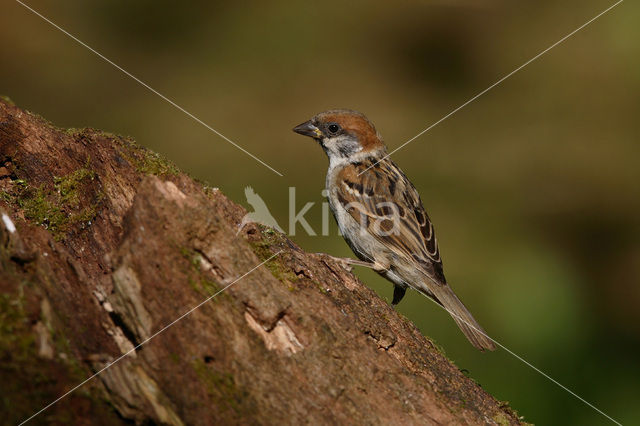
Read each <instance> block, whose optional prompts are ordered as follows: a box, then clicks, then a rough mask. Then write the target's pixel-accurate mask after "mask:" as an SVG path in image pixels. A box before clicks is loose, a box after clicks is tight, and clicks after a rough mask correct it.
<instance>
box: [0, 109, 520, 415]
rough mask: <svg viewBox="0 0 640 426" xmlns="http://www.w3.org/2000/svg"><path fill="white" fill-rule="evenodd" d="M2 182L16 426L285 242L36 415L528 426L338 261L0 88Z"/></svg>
mask: <svg viewBox="0 0 640 426" xmlns="http://www.w3.org/2000/svg"><path fill="white" fill-rule="evenodd" d="M221 161H223V160H221ZM212 162H213V163H214V164H215V162H216V159H215V158H213V159H212ZM0 191H1V195H2V196H1V199H0V214H2V215H3V218H2V221H0V262H1V270H0V293H1V298H0V360H1V362H0V383H2V394H3V395H2V399H1V401H2V402H1V404H2V406H0V417H1V418H3V419H6V420H7V422H9V423H14V424H15V423H18V422H20V421H22V420H24V419H26V418H28V417H29V416H30V415H32V414H33V413H34V412H36V411H38V410H39V409H40V408H42V407H43V406H45V405H47V404H48V403H50V402H51V401H53V400H55V399H56V398H57V397H59V396H60V395H62V394H64V393H65V392H66V391H68V390H70V389H72V388H73V387H74V386H75V385H77V384H78V383H80V382H81V381H82V380H84V379H85V378H87V377H89V376H90V375H91V374H93V373H94V372H96V371H99V370H100V369H102V368H104V367H105V366H106V365H108V364H109V363H110V362H112V361H113V360H115V359H117V358H118V357H120V356H121V355H122V354H124V353H126V352H127V351H130V350H131V349H132V348H134V347H136V346H137V345H138V344H139V343H141V342H144V341H145V340H146V339H148V338H149V337H151V336H153V335H154V333H156V332H157V331H158V330H160V329H162V328H163V327H164V326H166V325H167V324H169V323H171V322H172V321H173V320H175V319H176V318H178V317H180V316H181V315H182V314H184V313H185V312H187V311H188V310H189V309H191V308H192V307H194V306H196V305H198V304H199V303H200V302H202V301H203V300H204V299H206V298H207V297H208V296H210V295H211V294H214V293H215V292H217V291H219V290H220V289H222V288H223V287H224V286H226V285H228V284H231V283H233V282H234V280H235V279H237V278H238V277H240V276H242V275H243V274H245V273H246V272H247V271H249V270H251V269H252V268H254V267H255V266H256V265H258V264H260V263H261V262H262V261H264V260H265V259H268V258H269V257H270V256H272V255H273V254H275V253H278V252H280V251H281V253H280V254H279V255H278V256H276V257H275V258H273V259H272V260H270V261H269V262H267V263H266V264H265V265H264V266H261V267H259V268H257V269H256V270H255V271H253V272H252V273H250V274H249V275H247V276H246V277H244V278H243V279H241V280H240V281H238V282H237V283H235V284H233V285H231V286H230V287H229V288H228V289H227V290H226V291H225V292H223V293H221V294H220V295H219V296H217V297H216V298H214V299H213V300H211V301H210V302H208V303H206V304H204V305H203V306H201V307H200V308H199V309H196V310H195V311H193V312H192V313H191V314H190V315H188V316H187V317H185V318H184V319H183V320H181V321H180V322H178V323H176V324H175V325H174V326H172V327H171V328H169V329H167V330H166V331H164V332H163V333H161V334H159V335H157V336H156V337H154V338H153V339H152V340H150V341H149V342H148V343H147V344H145V345H144V346H142V347H140V348H138V349H137V350H135V351H133V352H132V354H131V355H130V356H127V357H126V358H123V359H122V360H121V361H119V362H117V363H115V364H113V365H112V366H111V367H109V368H108V369H106V370H105V371H104V372H103V373H101V374H100V375H99V376H97V377H96V378H94V379H93V380H91V381H90V382H88V383H87V384H85V385H84V386H83V387H81V388H80V389H78V390H77V391H75V392H73V393H71V394H70V395H69V396H68V397H66V398H64V399H62V400H61V401H60V402H58V403H56V404H55V405H53V406H52V407H51V408H49V409H48V410H46V411H45V412H43V413H42V414H40V415H39V416H38V417H36V418H34V419H33V422H34V423H48V424H52V423H53V424H55V423H60V424H62V423H67V422H72V423H74V424H120V423H127V422H131V421H134V422H136V423H148V422H152V423H161V424H177V425H179V424H194V425H199V424H301V423H311V424H318V423H319V424H329V423H330V424H335V423H346V424H360V423H362V424H398V425H408V424H519V423H520V420H519V419H518V417H517V416H516V415H515V414H514V413H513V412H512V411H511V410H510V409H509V408H508V407H506V406H505V404H502V403H501V402H499V401H497V400H495V399H494V398H493V397H492V396H491V395H489V394H487V393H486V392H485V391H484V390H483V389H482V388H480V387H479V386H478V385H477V384H476V383H475V382H473V381H472V380H470V379H468V378H467V377H465V375H464V374H462V373H461V372H460V371H459V370H458V368H456V367H455V366H454V365H453V364H452V363H451V362H450V361H448V360H447V359H446V358H445V357H444V356H443V355H442V354H441V353H440V352H439V351H438V349H437V348H436V347H435V346H434V345H433V344H432V343H431V341H430V340H428V339H427V338H425V337H424V336H422V335H421V333H420V332H419V331H418V330H417V329H416V327H415V326H414V325H413V324H411V323H410V322H409V321H407V320H406V319H404V318H402V317H401V316H400V315H398V314H397V313H396V312H395V311H394V310H393V309H392V308H391V307H390V306H389V304H388V303H387V302H385V301H383V300H381V299H380V298H379V297H377V295H376V294H375V293H374V292H373V291H371V290H370V289H369V288H367V287H366V286H365V285H363V284H362V283H361V282H360V281H359V280H358V279H357V278H355V277H354V276H353V275H352V274H351V273H349V272H348V271H346V270H344V269H343V268H342V267H341V266H340V265H339V264H337V263H335V262H333V261H332V260H331V259H329V258H323V257H322V256H319V255H312V254H308V253H305V252H304V251H303V250H301V249H300V248H299V247H298V246H296V245H295V244H294V243H292V242H291V241H290V240H288V239H287V238H286V237H285V236H283V235H282V234H280V233H278V232H277V231H273V230H271V229H267V228H263V227H259V226H257V225H253V224H251V225H249V226H247V227H245V228H244V229H243V230H242V232H240V233H237V227H238V224H239V223H240V221H241V218H242V217H243V215H244V214H245V213H246V212H245V211H244V210H243V209H242V208H241V207H239V206H238V205H236V204H234V203H233V202H231V201H230V200H228V199H227V198H226V197H225V196H224V195H223V194H221V193H220V192H219V191H218V190H216V189H212V188H209V187H207V186H205V185H202V184H200V183H198V182H196V181H194V180H193V179H191V178H190V177H188V176H186V175H185V174H183V173H181V172H179V171H178V170H177V169H176V168H175V167H173V166H171V165H170V164H168V163H166V162H165V161H163V160H162V159H160V158H159V157H157V156H156V155H155V154H154V153H152V152H150V151H148V150H145V149H143V148H140V147H138V146H137V145H135V144H134V143H133V142H132V141H130V140H128V139H126V138H122V137H118V136H113V135H109V134H105V133H103V132H99V131H96V130H92V129H83V130H61V129H57V128H55V127H54V126H52V125H51V124H49V123H47V122H46V121H45V120H44V119H42V118H40V117H37V116H35V115H33V114H31V113H28V112H26V111H24V110H21V109H19V108H18V107H16V106H14V105H12V104H11V103H9V102H6V101H0ZM14 227H15V229H13V228H14ZM3 423H4V421H3Z"/></svg>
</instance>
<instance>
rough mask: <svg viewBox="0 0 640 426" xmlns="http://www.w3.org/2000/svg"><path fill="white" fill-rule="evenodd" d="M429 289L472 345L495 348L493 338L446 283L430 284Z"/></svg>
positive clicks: (490, 349) (483, 348) (480, 347)
mask: <svg viewBox="0 0 640 426" xmlns="http://www.w3.org/2000/svg"><path fill="white" fill-rule="evenodd" d="M433 287H437V288H433ZM430 290H435V291H433V294H434V296H435V299H436V300H437V301H438V302H439V303H440V304H441V305H442V306H443V307H444V308H445V309H446V310H447V312H449V314H450V315H451V316H452V317H453V319H454V321H455V322H456V324H458V327H460V330H461V331H462V333H464V335H465V336H466V337H467V339H469V342H471V344H472V345H473V346H475V347H476V348H478V349H480V350H481V351H484V350H489V351H493V350H495V349H496V345H495V343H494V342H493V340H492V339H491V338H490V337H489V336H488V335H487V333H486V332H485V331H484V329H483V328H482V327H481V326H480V324H478V322H477V321H476V320H475V318H473V315H471V313H470V312H469V311H468V310H467V308H466V307H465V306H464V305H463V304H462V302H461V301H460V299H458V297H457V296H456V295H455V293H454V292H453V290H452V289H451V287H449V286H448V285H447V284H445V285H437V286H431V288H430Z"/></svg>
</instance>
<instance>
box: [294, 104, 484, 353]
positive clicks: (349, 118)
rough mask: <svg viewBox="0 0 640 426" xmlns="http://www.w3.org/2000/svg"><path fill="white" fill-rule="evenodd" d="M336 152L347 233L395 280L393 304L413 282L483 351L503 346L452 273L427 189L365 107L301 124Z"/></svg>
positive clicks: (334, 185) (332, 198)
mask: <svg viewBox="0 0 640 426" xmlns="http://www.w3.org/2000/svg"><path fill="white" fill-rule="evenodd" d="M293 131H294V132H296V133H298V134H301V135H304V136H309V137H311V138H313V139H314V140H315V141H316V142H318V143H319V144H320V146H321V147H322V149H323V150H324V152H325V153H326V154H327V156H328V158H329V168H328V170H327V177H326V183H325V185H326V188H325V189H326V193H327V198H328V201H329V206H330V208H331V211H332V212H333V215H334V217H335V219H336V222H337V223H338V227H339V229H340V232H341V234H342V236H343V238H344V239H345V241H346V242H347V244H348V245H349V247H350V248H351V249H352V251H353V252H354V253H355V255H356V256H357V257H358V259H360V260H356V259H348V258H347V259H339V260H342V261H344V262H345V263H347V264H349V265H360V266H366V267H368V268H371V269H373V270H374V271H376V272H377V273H378V274H380V275H382V276H383V277H385V278H386V279H388V280H389V281H391V282H392V283H393V285H394V290H393V300H392V302H391V304H392V306H394V307H395V306H396V305H397V304H398V303H400V301H401V300H402V298H403V297H404V295H405V292H406V290H407V288H412V289H414V290H417V291H418V292H420V293H422V294H424V295H426V296H428V297H431V298H432V299H434V300H435V301H436V302H437V303H439V304H440V305H441V306H442V307H444V308H445V309H446V310H447V312H448V313H449V314H450V315H451V316H452V317H453V319H454V321H455V322H456V324H457V325H458V327H459V328H460V330H461V331H462V333H463V334H464V335H465V336H466V338H467V339H468V340H469V342H470V343H471V344H472V345H473V346H475V347H476V348H478V349H479V350H481V351H484V350H494V349H495V348H496V346H495V343H494V341H493V339H491V338H490V337H489V336H488V335H487V333H486V332H485V331H484V329H483V328H482V327H481V326H480V324H478V322H477V321H476V320H475V319H474V318H473V316H472V315H471V313H470V312H469V310H468V309H467V308H466V307H465V306H464V304H463V303H462V302H461V301H460V299H458V297H457V296H456V294H455V293H454V292H453V289H452V288H451V286H450V285H449V284H448V283H447V280H446V278H445V276H444V271H443V266H442V259H441V257H440V251H439V249H438V243H437V240H436V235H435V231H434V228H433V225H432V223H431V220H430V219H429V216H428V215H427V213H426V211H425V209H424V206H423V204H422V200H421V199H420V194H419V193H418V191H417V190H416V188H415V187H414V185H413V184H412V183H411V181H410V180H409V179H408V178H407V176H406V175H405V174H404V172H403V171H402V170H401V169H400V168H399V167H398V166H397V165H396V164H395V163H394V162H393V161H392V160H391V159H390V158H389V155H388V154H387V148H386V145H385V144H384V142H383V140H382V137H381V136H380V133H378V131H377V130H376V128H375V126H374V125H373V123H372V122H371V121H369V119H368V118H367V117H366V116H365V115H364V114H362V113H360V112H358V111H354V110H349V109H333V110H329V111H324V112H321V113H319V114H316V115H315V116H313V117H312V118H311V119H310V120H308V121H305V122H304V123H302V124H300V125H298V126H296V127H295V128H294V129H293Z"/></svg>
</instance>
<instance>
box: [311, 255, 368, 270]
mask: <svg viewBox="0 0 640 426" xmlns="http://www.w3.org/2000/svg"><path fill="white" fill-rule="evenodd" d="M316 255H318V256H323V257H327V258H329V259H331V260H333V261H334V262H336V263H338V264H339V265H340V266H342V267H343V268H344V269H346V270H347V271H349V272H351V271H353V267H354V266H364V267H366V268H372V269H375V264H374V263H370V262H364V261H362V260H357V259H351V258H348V257H335V256H331V255H329V254H326V253H316Z"/></svg>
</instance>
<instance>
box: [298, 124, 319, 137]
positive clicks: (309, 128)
mask: <svg viewBox="0 0 640 426" xmlns="http://www.w3.org/2000/svg"><path fill="white" fill-rule="evenodd" d="M293 131H294V132H296V133H299V134H301V135H304V136H310V137H312V138H314V139H322V132H321V131H320V129H318V128H317V127H316V126H314V124H313V123H312V122H311V121H305V122H304V123H302V124H300V125H298V126H296V127H294V128H293Z"/></svg>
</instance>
